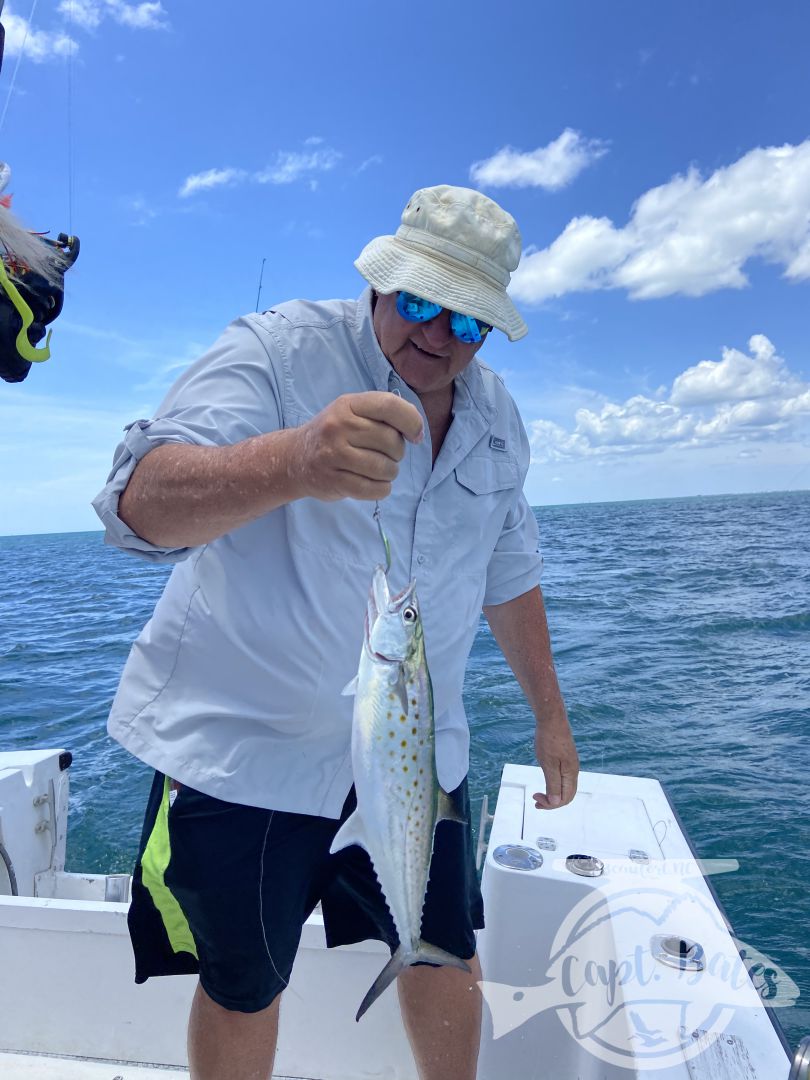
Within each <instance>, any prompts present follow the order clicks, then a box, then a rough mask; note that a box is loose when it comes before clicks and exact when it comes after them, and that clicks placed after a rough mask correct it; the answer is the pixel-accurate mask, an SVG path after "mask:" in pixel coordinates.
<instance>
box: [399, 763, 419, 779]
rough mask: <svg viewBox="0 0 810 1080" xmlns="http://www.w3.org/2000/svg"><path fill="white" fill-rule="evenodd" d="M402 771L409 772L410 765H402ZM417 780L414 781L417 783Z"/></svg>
mask: <svg viewBox="0 0 810 1080" xmlns="http://www.w3.org/2000/svg"><path fill="white" fill-rule="evenodd" d="M402 771H403V772H407V771H408V766H407V765H403V766H402ZM415 782H416V781H414V783H415Z"/></svg>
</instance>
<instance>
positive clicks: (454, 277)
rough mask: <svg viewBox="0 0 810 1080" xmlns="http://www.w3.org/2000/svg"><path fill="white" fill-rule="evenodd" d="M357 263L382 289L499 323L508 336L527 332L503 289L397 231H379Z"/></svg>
mask: <svg viewBox="0 0 810 1080" xmlns="http://www.w3.org/2000/svg"><path fill="white" fill-rule="evenodd" d="M354 265H355V266H356V267H357V269H358V270H359V271H360V273H361V274H362V275H363V277H364V278H365V279H366V281H367V282H368V283H369V284H370V285H371V286H372V287H373V288H375V289H376V290H377V292H379V293H383V294H386V293H394V292H399V291H400V290H401V289H405V290H406V291H407V292H412V293H414V294H415V295H417V296H422V297H424V299H425V300H432V301H433V303H434V304H441V306H442V307H443V308H448V309H449V310H450V311H458V312H460V313H461V314H462V315H471V316H472V317H473V318H474V319H481V320H483V321H484V322H487V323H489V324H490V325H491V326H496V327H497V328H498V329H499V330H502V331H503V332H504V333H505V334H506V336H507V337H508V338H509V340H510V341H517V340H518V339H519V338H522V337H525V335H526V334H528V332H529V328H528V326H527V325H526V323H525V322H524V321H523V319H522V318H521V317H520V315H519V314H518V311H517V308H516V307H515V305H514V304H513V303H512V301H511V300H510V299H509V295H508V293H506V292H505V290H504V289H502V288H500V287H499V286H498V285H496V284H495V283H494V282H493V283H490V280H489V279H488V278H486V277H484V276H483V275H482V274H480V273H476V272H475V270H474V269H472V268H471V267H468V266H465V265H464V264H462V263H459V262H456V261H455V260H451V259H442V258H441V257H440V256H439V255H438V254H435V253H432V252H426V251H423V250H421V249H417V248H415V247H413V246H412V245H410V244H408V243H406V242H404V241H402V240H399V239H397V237H396V236H377V237H375V238H374V239H373V240H371V241H370V242H369V243H368V244H366V246H365V247H364V248H363V250H362V251H361V252H360V255H359V256H358V257H357V259H356V260H355V263H354Z"/></svg>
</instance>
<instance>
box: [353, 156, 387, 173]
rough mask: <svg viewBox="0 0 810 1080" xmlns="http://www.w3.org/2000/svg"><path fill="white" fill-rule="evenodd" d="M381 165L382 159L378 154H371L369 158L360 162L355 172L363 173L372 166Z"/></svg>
mask: <svg viewBox="0 0 810 1080" xmlns="http://www.w3.org/2000/svg"><path fill="white" fill-rule="evenodd" d="M382 163H383V159H382V157H381V156H380V154H372V155H371V157H367V158H366V160H365V161H363V162H361V164H360V165H359V166H358V168H357V172H358V173H361V172H365V171H366V169H370V168H371V166H372V165H382Z"/></svg>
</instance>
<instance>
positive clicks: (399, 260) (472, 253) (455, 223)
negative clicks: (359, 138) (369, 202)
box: [354, 184, 529, 341]
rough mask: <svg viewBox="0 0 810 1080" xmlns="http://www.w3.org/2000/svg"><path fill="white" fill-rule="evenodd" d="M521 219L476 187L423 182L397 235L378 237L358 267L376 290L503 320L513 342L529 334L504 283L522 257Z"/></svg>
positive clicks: (496, 322)
mask: <svg viewBox="0 0 810 1080" xmlns="http://www.w3.org/2000/svg"><path fill="white" fill-rule="evenodd" d="M520 252H521V241H520V232H519V231H518V227H517V224H516V222H515V219H514V218H513V217H512V215H511V214H507V212H506V211H505V210H502V209H501V207H500V206H498V204H497V203H496V202H493V200H492V199H490V198H488V197H487V196H486V195H482V194H481V192H480V191H473V190H472V189H470V188H462V187H451V186H450V185H448V184H441V185H439V186H438V187H429V188H420V190H419V191H417V192H415V193H414V194H413V195H412V196H411V198H410V199H409V200H408V205H407V206H406V207H405V209H404V210H403V212H402V224H401V225H400V226H399V228H398V229H397V231H396V234H395V235H394V236H377V237H375V238H374V239H373V240H371V241H370V242H369V243H368V244H366V246H365V247H364V248H363V250H362V251H361V252H360V255H359V256H358V258H357V259H356V260H355V264H354V265H355V266H356V267H357V269H358V270H359V271H360V273H361V274H362V275H363V277H364V278H365V279H366V281H367V282H368V283H369V284H370V285H371V286H372V287H373V288H374V289H376V291H377V292H378V293H382V294H387V293H394V292H399V291H400V290H401V289H404V290H405V291H406V292H411V293H414V294H415V295H417V296H421V297H423V298H424V299H425V300H431V301H432V302H433V303H434V304H441V306H442V307H443V308H448V309H449V310H450V311H458V312H460V313H461V314H462V315H471V316H472V317H473V318H475V319H482V320H483V321H484V322H487V323H490V324H491V325H492V326H497V328H498V329H499V330H503V332H504V333H505V334H506V336H507V337H508V338H509V340H510V341H517V340H518V338H522V337H523V336H524V335H525V334H527V333H528V332H529V328H528V327H527V326H526V323H525V322H524V321H523V319H522V318H521V317H520V315H519V314H518V311H517V308H516V307H515V305H514V304H513V303H512V301H511V300H510V298H509V296H508V294H507V292H506V287H507V285H508V284H509V281H510V280H511V276H512V271H513V270H515V269H517V265H518V263H519V262H520Z"/></svg>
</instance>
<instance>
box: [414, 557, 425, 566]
mask: <svg viewBox="0 0 810 1080" xmlns="http://www.w3.org/2000/svg"><path fill="white" fill-rule="evenodd" d="M416 561H417V562H418V563H419V565H420V566H424V565H425V556H424V555H417V556H416Z"/></svg>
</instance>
